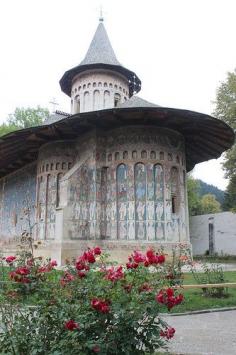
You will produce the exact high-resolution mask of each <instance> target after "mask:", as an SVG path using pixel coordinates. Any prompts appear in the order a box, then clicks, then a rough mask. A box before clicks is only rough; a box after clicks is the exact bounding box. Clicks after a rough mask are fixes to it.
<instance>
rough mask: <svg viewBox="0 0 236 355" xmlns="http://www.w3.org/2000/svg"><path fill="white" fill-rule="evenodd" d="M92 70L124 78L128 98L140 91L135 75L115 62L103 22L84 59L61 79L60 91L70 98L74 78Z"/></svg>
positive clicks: (139, 83)
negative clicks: (127, 89) (100, 70)
mask: <svg viewBox="0 0 236 355" xmlns="http://www.w3.org/2000/svg"><path fill="white" fill-rule="evenodd" d="M92 69H107V70H112V71H115V72H117V73H120V74H122V75H123V76H125V77H126V79H127V80H128V82H129V95H130V96H132V95H133V93H137V92H139V91H140V89H141V81H140V79H139V78H138V77H137V75H136V74H135V73H134V72H132V71H131V70H129V69H126V68H125V67H123V66H122V65H121V64H120V62H119V61H118V60H117V58H116V55H115V52H114V50H113V48H112V45H111V42H110V40H109V38H108V35H107V32H106V29H105V26H104V24H103V22H100V23H99V25H98V27H97V30H96V32H95V34H94V37H93V39H92V42H91V44H90V46H89V49H88V51H87V53H86V55H85V58H84V59H83V60H82V62H81V63H80V64H79V65H78V66H76V67H74V68H72V69H70V70H68V71H66V72H65V74H64V75H63V77H62V78H61V80H60V86H61V89H62V91H63V92H64V93H65V94H67V95H68V96H70V95H71V87H72V82H73V79H74V77H75V76H76V75H78V74H79V73H82V72H83V71H85V70H92Z"/></svg>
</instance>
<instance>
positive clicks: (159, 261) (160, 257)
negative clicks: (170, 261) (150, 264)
mask: <svg viewBox="0 0 236 355" xmlns="http://www.w3.org/2000/svg"><path fill="white" fill-rule="evenodd" d="M165 260H166V258H165V255H163V254H161V255H159V256H158V263H159V264H162V263H164V262H165Z"/></svg>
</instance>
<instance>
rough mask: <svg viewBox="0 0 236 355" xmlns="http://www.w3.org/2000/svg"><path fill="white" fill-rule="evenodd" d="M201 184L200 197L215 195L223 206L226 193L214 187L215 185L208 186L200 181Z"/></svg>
mask: <svg viewBox="0 0 236 355" xmlns="http://www.w3.org/2000/svg"><path fill="white" fill-rule="evenodd" d="M197 181H198V183H199V186H200V188H199V196H200V197H202V196H203V195H206V194H212V195H215V197H216V199H217V201H219V202H220V204H221V205H222V203H223V201H224V191H223V190H220V189H218V187H216V186H214V185H210V184H207V183H206V182H204V181H202V180H198V179H197Z"/></svg>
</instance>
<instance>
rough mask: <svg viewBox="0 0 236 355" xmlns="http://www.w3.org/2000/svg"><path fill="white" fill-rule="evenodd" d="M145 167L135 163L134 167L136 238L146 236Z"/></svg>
mask: <svg viewBox="0 0 236 355" xmlns="http://www.w3.org/2000/svg"><path fill="white" fill-rule="evenodd" d="M146 180H147V177H146V167H145V165H144V164H142V163H137V164H136V165H135V167H134V184H135V236H136V239H145V238H146V223H145V220H146V195H147V181H146Z"/></svg>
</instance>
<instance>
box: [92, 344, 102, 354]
mask: <svg viewBox="0 0 236 355" xmlns="http://www.w3.org/2000/svg"><path fill="white" fill-rule="evenodd" d="M92 350H93V352H94V353H99V352H100V348H99V346H98V345H95V346H94V347H93V349H92Z"/></svg>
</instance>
